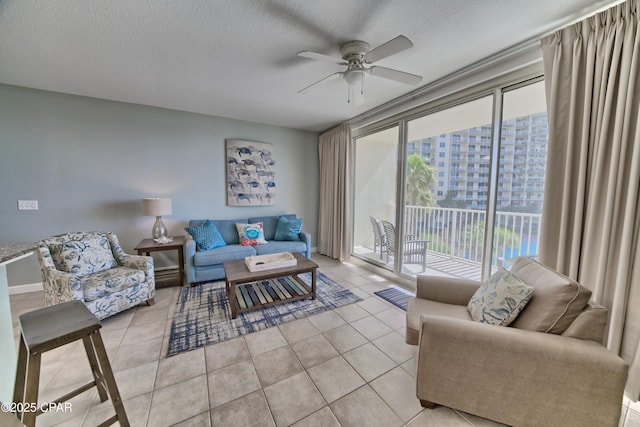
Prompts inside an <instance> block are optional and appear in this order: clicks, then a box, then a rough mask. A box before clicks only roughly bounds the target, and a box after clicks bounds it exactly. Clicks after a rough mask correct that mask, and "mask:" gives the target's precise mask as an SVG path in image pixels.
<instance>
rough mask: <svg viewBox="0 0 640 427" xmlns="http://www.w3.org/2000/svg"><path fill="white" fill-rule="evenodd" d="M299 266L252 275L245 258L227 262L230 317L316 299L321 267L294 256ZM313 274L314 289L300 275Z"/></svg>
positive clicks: (225, 268) (312, 284)
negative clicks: (278, 305)
mask: <svg viewBox="0 0 640 427" xmlns="http://www.w3.org/2000/svg"><path fill="white" fill-rule="evenodd" d="M293 256H294V257H295V258H296V260H298V264H297V265H294V266H292V267H282V268H274V269H272V270H264V271H256V272H255V273H252V272H251V271H249V269H248V268H247V265H246V264H245V262H244V259H239V260H235V261H227V262H225V263H224V264H223V265H224V272H225V276H226V279H225V281H226V287H227V297H228V298H229V305H230V306H231V318H232V319H235V318H236V316H237V315H238V313H242V312H245V311H251V310H257V309H260V308H263V307H269V306H272V305H276V304H283V303H287V302H291V301H296V300H299V299H304V298H309V297H311V299H316V269H317V268H318V264H316V263H315V262H313V261H311V260H310V259H308V258H305V257H304V256H302V255H300V254H293ZM309 272H310V273H311V287H309V286H308V285H307V284H306V283H305V282H304V281H303V280H302V279H300V277H298V274H301V273H309Z"/></svg>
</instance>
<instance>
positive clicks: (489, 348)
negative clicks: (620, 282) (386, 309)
mask: <svg viewBox="0 0 640 427" xmlns="http://www.w3.org/2000/svg"><path fill="white" fill-rule="evenodd" d="M514 277H515V279H514ZM416 285H417V286H416V296H415V297H410V298H409V301H408V304H407V323H406V327H407V330H406V342H407V343H408V344H413V345H416V344H417V345H418V353H417V357H416V359H417V362H416V395H417V397H418V399H419V400H420V403H421V404H422V406H425V407H427V408H431V407H433V406H434V404H439V405H444V406H447V407H450V408H453V409H456V410H460V411H464V412H468V413H470V414H473V415H477V416H480V417H483V418H488V419H491V420H494V421H497V422H500V423H504V424H507V425H511V426H532V427H537V426H581V427H586V426H593V427H595V426H598V427H601V426H610V427H617V426H618V421H619V418H620V413H621V408H622V398H623V392H624V387H625V383H626V379H627V372H628V365H627V363H626V362H625V361H624V360H623V359H622V358H620V357H619V356H618V355H616V354H615V353H613V352H611V351H609V350H607V348H605V347H604V346H603V345H602V342H603V336H604V331H605V327H606V323H607V309H606V308H604V307H602V306H600V305H598V304H595V303H591V302H589V299H590V297H591V291H590V290H589V289H587V288H585V287H583V286H581V285H580V284H579V283H577V282H575V281H573V280H571V279H569V278H568V277H565V276H563V275H562V274H560V273H558V272H556V271H554V270H552V269H550V268H548V267H546V266H544V265H542V264H540V263H538V262H536V261H533V260H531V259H529V258H525V257H520V258H517V259H516V260H515V262H513V263H512V267H511V270H510V271H507V270H505V269H501V270H499V271H498V272H497V273H495V274H494V275H492V276H491V278H490V279H489V280H487V281H486V282H485V283H483V284H481V283H479V282H476V281H472V280H467V279H459V278H448V277H435V276H426V275H420V276H417V279H416ZM501 289H502V290H501ZM531 292H533V293H531ZM529 298H530V299H529ZM478 304H479V305H478ZM523 306H524V308H523ZM478 307H479V308H480V310H479V311H477V310H476V308H478ZM472 313H473V316H472Z"/></svg>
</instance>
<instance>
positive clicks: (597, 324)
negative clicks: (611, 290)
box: [562, 303, 608, 344]
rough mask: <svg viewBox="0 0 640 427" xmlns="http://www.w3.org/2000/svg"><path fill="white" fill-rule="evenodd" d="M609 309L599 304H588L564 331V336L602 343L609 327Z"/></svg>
mask: <svg viewBox="0 0 640 427" xmlns="http://www.w3.org/2000/svg"><path fill="white" fill-rule="evenodd" d="M607 314H608V310H607V309H606V308H605V307H603V306H601V305H599V304H594V303H591V304H588V305H587V307H586V308H585V309H584V310H582V312H581V313H580V314H579V315H578V317H576V320H574V321H573V322H572V323H571V325H569V327H568V328H567V329H566V330H565V331H564V332H563V333H562V336H563V337H570V338H578V339H581V340H589V341H594V342H597V343H598V344H602V341H603V340H604V330H605V329H606V327H607Z"/></svg>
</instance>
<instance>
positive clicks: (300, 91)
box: [298, 71, 344, 93]
mask: <svg viewBox="0 0 640 427" xmlns="http://www.w3.org/2000/svg"><path fill="white" fill-rule="evenodd" d="M342 74H344V72H342V71H339V72H337V73H333V74H329V75H328V76H327V77H325V78H323V79H320V80H318V81H317V82H315V83H311V84H310V85H309V86H307V87H305V88H302V89H300V90H299V91H298V93H307V92H309V91H310V90H311V89H312V88H313V87H314V86H315V85H317V84H320V83H322V82H326V81H329V80H333V79H335V78H336V77H340V76H341V75H342Z"/></svg>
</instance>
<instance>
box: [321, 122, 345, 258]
mask: <svg viewBox="0 0 640 427" xmlns="http://www.w3.org/2000/svg"><path fill="white" fill-rule="evenodd" d="M318 151H319V155H320V156H319V157H320V212H319V213H318V252H320V253H321V254H323V255H327V256H329V257H331V258H335V259H338V260H340V261H347V260H348V259H349V256H350V254H351V238H352V231H351V230H352V221H353V216H352V214H351V206H352V204H353V196H352V194H353V193H352V189H353V143H352V141H351V127H350V126H349V125H348V124H342V125H340V126H338V127H335V128H333V129H331V130H328V131H326V132H324V133H322V134H321V135H320V138H319V141H318Z"/></svg>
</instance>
